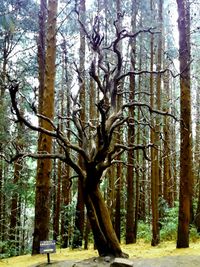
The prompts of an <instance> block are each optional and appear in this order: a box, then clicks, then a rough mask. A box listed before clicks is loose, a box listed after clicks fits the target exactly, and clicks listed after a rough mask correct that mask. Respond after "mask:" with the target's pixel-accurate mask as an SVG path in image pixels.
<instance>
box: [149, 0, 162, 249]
mask: <svg viewBox="0 0 200 267" xmlns="http://www.w3.org/2000/svg"><path fill="white" fill-rule="evenodd" d="M153 10H154V9H153V1H152V0H151V11H152V12H153ZM153 64H154V36H153V35H152V36H151V67H150V68H151V71H153ZM150 94H151V100H150V102H151V107H152V108H154V107H155V99H154V77H153V75H152V74H150ZM151 122H152V126H153V129H152V130H151V143H153V144H155V142H156V140H157V139H156V136H157V133H156V130H157V129H156V127H155V120H154V119H153V118H152V119H151ZM158 191H159V165H158V151H156V150H155V149H154V148H152V149H151V208H152V241H151V245H152V246H156V245H158V244H159V239H160V238H159V225H158V220H159V211H158Z"/></svg>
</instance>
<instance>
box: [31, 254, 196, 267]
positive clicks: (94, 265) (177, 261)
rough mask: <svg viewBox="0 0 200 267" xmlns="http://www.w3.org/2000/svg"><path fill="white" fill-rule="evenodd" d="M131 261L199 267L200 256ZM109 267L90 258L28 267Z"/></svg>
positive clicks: (138, 266) (142, 265)
mask: <svg viewBox="0 0 200 267" xmlns="http://www.w3.org/2000/svg"><path fill="white" fill-rule="evenodd" d="M130 261H132V262H133V266H134V267H199V266H200V256H197V255H191V256H188V255H186V256H165V257H160V258H152V259H142V258H140V259H130ZM44 266H51V267H86V266H87V267H109V266H110V262H106V261H105V259H102V258H101V259H99V258H91V259H88V260H81V261H79V260H76V261H73V260H70V261H61V262H52V263H51V264H50V265H49V264H47V263H43V264H39V265H32V266H29V267H44Z"/></svg>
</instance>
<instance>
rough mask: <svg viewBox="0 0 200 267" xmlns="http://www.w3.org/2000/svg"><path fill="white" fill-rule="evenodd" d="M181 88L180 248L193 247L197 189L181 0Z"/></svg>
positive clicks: (186, 24)
mask: <svg viewBox="0 0 200 267" xmlns="http://www.w3.org/2000/svg"><path fill="white" fill-rule="evenodd" d="M177 5H178V29H179V61H180V73H181V75H180V90H181V100H180V101H181V103H180V104H181V125H180V132H181V140H180V146H181V147H180V195H179V218H178V237H177V248H187V247H189V223H190V215H191V214H190V208H191V199H192V191H193V188H192V187H193V175H192V144H191V135H192V131H191V93H190V59H191V58H190V3H189V1H188V0H177Z"/></svg>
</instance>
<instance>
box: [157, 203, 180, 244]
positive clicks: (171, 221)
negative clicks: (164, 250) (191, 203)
mask: <svg viewBox="0 0 200 267" xmlns="http://www.w3.org/2000/svg"><path fill="white" fill-rule="evenodd" d="M160 224H161V230H160V237H161V240H175V239H176V234H177V227H178V203H176V204H175V206H174V207H173V208H169V207H168V206H165V209H164V211H163V217H162V219H161V221H160Z"/></svg>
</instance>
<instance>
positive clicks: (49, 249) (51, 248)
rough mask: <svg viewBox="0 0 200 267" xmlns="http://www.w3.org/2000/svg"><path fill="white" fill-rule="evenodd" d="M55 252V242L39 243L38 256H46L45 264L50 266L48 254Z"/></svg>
mask: <svg viewBox="0 0 200 267" xmlns="http://www.w3.org/2000/svg"><path fill="white" fill-rule="evenodd" d="M55 252H56V241H55V240H50V241H47V240H46V241H40V254H47V262H48V264H50V253H55Z"/></svg>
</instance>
